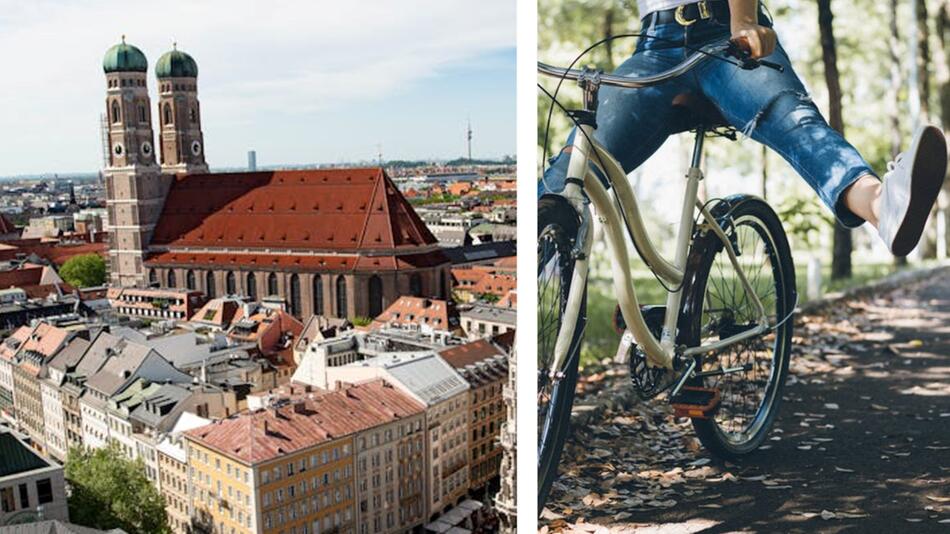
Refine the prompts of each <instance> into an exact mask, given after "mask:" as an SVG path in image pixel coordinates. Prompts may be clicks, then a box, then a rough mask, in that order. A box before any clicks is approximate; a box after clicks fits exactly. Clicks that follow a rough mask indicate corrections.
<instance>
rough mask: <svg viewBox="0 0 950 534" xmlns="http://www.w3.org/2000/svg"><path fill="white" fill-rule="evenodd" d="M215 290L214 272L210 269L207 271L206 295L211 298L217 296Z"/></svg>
mask: <svg viewBox="0 0 950 534" xmlns="http://www.w3.org/2000/svg"><path fill="white" fill-rule="evenodd" d="M214 290H215V288H214V273H213V272H211V271H208V272H206V273H205V295H207V296H208V298H209V299H213V298H214V296H215V291H214Z"/></svg>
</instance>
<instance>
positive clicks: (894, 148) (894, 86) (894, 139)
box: [887, 0, 907, 266]
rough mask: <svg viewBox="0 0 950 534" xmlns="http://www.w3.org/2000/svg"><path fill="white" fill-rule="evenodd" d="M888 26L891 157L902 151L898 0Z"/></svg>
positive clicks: (901, 261)
mask: <svg viewBox="0 0 950 534" xmlns="http://www.w3.org/2000/svg"><path fill="white" fill-rule="evenodd" d="M888 8H889V9H888V28H889V30H890V39H889V40H888V43H889V44H890V46H888V47H887V48H888V51H889V53H890V63H891V69H890V74H891V77H890V84H889V86H888V95H887V96H888V98H887V99H888V100H889V101H890V109H889V112H888V114H889V115H890V123H891V128H890V130H891V131H890V138H891V159H895V158H897V155H898V154H899V153H900V151H901V142H902V139H901V118H900V117H901V104H900V94H901V85H903V80H902V77H901V62H900V57H899V56H898V55H897V51H898V50H899V49H900V42H901V37H900V32H899V31H898V26H897V18H898V15H897V13H898V12H897V8H898V0H890V3H889V5H888ZM894 265H897V266H900V265H907V256H898V257H895V258H894Z"/></svg>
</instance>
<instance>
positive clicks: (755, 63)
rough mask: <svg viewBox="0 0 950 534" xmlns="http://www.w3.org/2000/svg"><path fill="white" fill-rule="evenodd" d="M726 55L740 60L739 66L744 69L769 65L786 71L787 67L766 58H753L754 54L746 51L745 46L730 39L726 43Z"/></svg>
mask: <svg viewBox="0 0 950 534" xmlns="http://www.w3.org/2000/svg"><path fill="white" fill-rule="evenodd" d="M726 55H727V56H730V57H732V58H734V59H736V60H738V61H739V65H738V67H739V68H740V69H743V70H752V69H756V68H759V67H768V68H770V69H772V70H776V71H778V72H785V67H784V66H782V65H779V64H778V63H774V62H772V61H767V60H764V59H753V58H752V56H751V55H750V54H749V52H748V51H746V49H745V48H742V47H741V46H739V45H738V44H737V43H736V42H734V41H729V43H728V44H727V45H726Z"/></svg>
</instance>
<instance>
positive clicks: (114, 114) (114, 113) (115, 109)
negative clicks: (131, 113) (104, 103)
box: [112, 100, 122, 124]
mask: <svg viewBox="0 0 950 534" xmlns="http://www.w3.org/2000/svg"><path fill="white" fill-rule="evenodd" d="M121 118H122V117H121V115H119V103H118V102H116V101H115V100H113V101H112V124H115V123H117V122H119V120H120V119H121Z"/></svg>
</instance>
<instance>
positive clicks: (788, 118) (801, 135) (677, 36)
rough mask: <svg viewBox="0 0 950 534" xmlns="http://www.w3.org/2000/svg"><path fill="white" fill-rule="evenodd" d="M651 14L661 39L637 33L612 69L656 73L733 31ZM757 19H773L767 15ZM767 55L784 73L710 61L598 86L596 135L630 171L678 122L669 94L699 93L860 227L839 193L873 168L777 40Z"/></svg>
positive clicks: (550, 179) (555, 164) (721, 24)
mask: <svg viewBox="0 0 950 534" xmlns="http://www.w3.org/2000/svg"><path fill="white" fill-rule="evenodd" d="M653 19H654V17H653V15H647V16H646V17H644V19H643V28H642V32H641V33H646V34H649V35H655V36H657V37H661V38H663V39H665V40H664V41H658V40H654V39H648V38H644V37H641V38H640V40H639V42H638V43H637V49H636V51H635V52H634V54H633V56H631V57H630V58H629V59H627V60H626V61H625V62H624V63H623V64H622V65H620V66H619V67H618V68H617V69H616V71H614V72H615V73H616V74H623V75H628V76H644V75H649V74H656V73H658V72H661V71H664V70H666V69H668V68H670V67H673V66H675V65H677V64H679V63H681V62H682V61H683V60H685V59H686V57H687V56H688V55H690V53H691V51H690V50H689V49H687V48H684V46H683V45H684V44H685V45H687V46H690V47H693V48H695V47H699V46H702V45H705V44H708V43H711V42H716V41H723V40H725V39H728V38H729V34H730V31H729V22H728V21H717V20H715V19H710V20H700V21H697V22H696V23H695V24H693V25H692V26H689V27H688V28H684V27H683V26H680V25H679V24H677V23H675V22H673V23H670V24H662V25H657V24H654V22H653ZM759 22H760V23H761V24H763V25H768V26H771V24H772V23H771V20H769V18H768V17H766V16H765V14H764V13H762V14H760V20H759ZM669 41H675V42H669ZM768 60H769V61H772V62H774V63H778V64H780V65H782V66H784V67H785V71H784V72H778V71H776V70H773V69H770V68H766V67H760V68H757V69H754V70H742V69H740V68H739V67H736V66H734V65H731V64H728V63H725V62H722V61H718V60H715V59H710V60H708V61H705V62H703V63H701V64H700V65H699V66H698V67H696V68H694V69H692V70H691V71H689V72H687V73H686V74H684V75H682V76H680V77H678V78H675V79H673V80H670V81H668V82H665V83H663V84H661V85H657V86H654V87H647V88H643V89H620V88H615V87H606V86H603V87H601V90H600V94H599V105H598V108H597V130H596V132H595V134H594V137H595V138H596V139H597V141H599V142H600V143H601V144H603V145H604V147H605V148H606V149H607V150H608V151H609V152H610V153H611V154H613V155H614V157H616V158H617V159H618V161H619V162H620V164H621V165H622V166H623V169H624V171H626V172H630V171H632V170H633V169H635V168H637V167H639V166H640V165H641V164H642V163H643V162H644V161H646V159H647V158H649V157H650V156H651V155H652V154H653V153H654V152H656V151H657V149H659V148H660V146H661V145H662V144H663V142H664V141H665V140H666V138H667V137H669V136H670V135H671V134H672V133H674V132H675V131H676V125H677V124H681V123H682V122H683V121H682V119H683V117H682V116H679V115H682V114H683V109H682V108H676V107H674V106H673V105H672V102H673V99H674V98H675V97H676V96H677V95H680V94H683V93H691V94H694V95H696V94H699V95H704V96H705V97H706V98H708V99H709V100H710V101H711V102H712V103H713V104H714V105H715V106H716V107H717V108H718V109H719V111H720V113H721V114H722V115H723V116H724V117H725V118H726V119H727V120H728V121H729V123H730V124H732V125H733V126H734V127H735V128H737V129H738V130H740V131H741V132H742V133H743V134H745V135H747V136H749V137H751V138H752V139H755V140H756V141H758V142H760V143H763V144H765V145H767V146H768V147H769V148H771V149H772V150H774V151H776V152H778V153H779V154H780V155H781V156H782V157H783V158H785V160H786V161H788V163H789V164H790V165H791V166H792V167H793V168H794V169H795V170H796V171H797V172H798V173H799V174H800V175H801V176H802V177H803V178H804V179H805V181H806V182H808V185H810V186H811V187H812V189H814V190H815V192H816V193H818V196H819V197H820V198H821V200H822V201H823V202H824V203H825V205H826V206H828V208H829V209H831V211H832V212H834V214H835V216H836V217H837V218H838V220H839V221H840V222H841V223H842V224H843V225H845V226H847V227H849V228H853V227H857V226H860V225H861V224H862V223H864V220H863V219H861V218H860V217H858V216H857V215H855V214H854V213H852V212H851V211H850V210H848V209H847V208H846V207H845V206H844V203H843V202H842V193H843V192H844V190H845V189H847V188H848V186H850V185H851V184H852V183H854V181H855V180H857V179H858V178H859V177H861V176H862V175H865V174H868V175H872V176H874V172H873V171H872V170H871V167H870V166H869V165H868V163H867V162H866V161H865V160H864V158H862V157H861V155H860V154H859V153H858V151H857V150H856V149H855V148H854V147H853V146H851V144H850V143H848V142H847V141H845V139H844V137H842V136H841V134H839V133H838V132H837V131H835V130H834V129H832V128H831V127H830V126H829V125H828V123H827V122H826V121H825V119H824V118H823V117H822V116H821V113H820V112H819V111H818V108H817V107H816V106H815V104H814V103H813V102H812V101H811V98H810V97H809V96H808V93H807V91H806V90H805V87H804V85H802V82H801V80H800V79H799V78H798V75H796V74H795V71H794V70H793V69H792V65H791V62H790V61H789V58H788V55H787V54H786V53H785V50H784V49H783V48H782V46H781V44H780V45H778V47H777V48H776V50H775V52H774V53H773V54H772V55H771V56H770V57H768ZM573 135H574V134H573V133H572V134H571V138H570V139H569V140H568V145H570V143H571V142H572V140H573ZM569 159H570V154H569V152H567V151H561V153H560V154H559V155H557V156H556V157H555V158H553V159H552V160H551V166H550V167H549V168H548V169H547V170H546V171H545V173H544V180H543V181H541V182H540V183H539V185H538V194H539V196H540V195H541V194H544V193H545V192H558V191H560V190H562V189H563V188H564V178H565V174H566V173H567V164H568V160H569Z"/></svg>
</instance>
